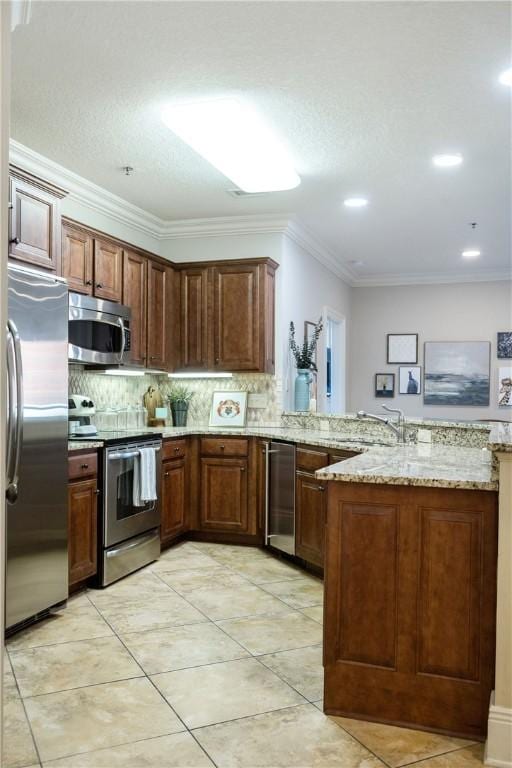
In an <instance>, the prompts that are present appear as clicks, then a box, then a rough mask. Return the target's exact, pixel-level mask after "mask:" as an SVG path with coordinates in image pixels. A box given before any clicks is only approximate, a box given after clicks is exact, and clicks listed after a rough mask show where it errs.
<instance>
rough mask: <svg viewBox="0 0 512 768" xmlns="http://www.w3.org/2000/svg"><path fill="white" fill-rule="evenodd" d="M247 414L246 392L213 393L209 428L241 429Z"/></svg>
mask: <svg viewBox="0 0 512 768" xmlns="http://www.w3.org/2000/svg"><path fill="white" fill-rule="evenodd" d="M246 414H247V392H214V393H213V396H212V409H211V411H210V427H243V426H245V419H246Z"/></svg>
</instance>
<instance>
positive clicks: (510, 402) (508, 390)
mask: <svg viewBox="0 0 512 768" xmlns="http://www.w3.org/2000/svg"><path fill="white" fill-rule="evenodd" d="M498 406H499V407H500V408H512V366H511V367H509V368H500V369H499V372H498Z"/></svg>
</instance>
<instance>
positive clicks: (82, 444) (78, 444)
mask: <svg viewBox="0 0 512 768" xmlns="http://www.w3.org/2000/svg"><path fill="white" fill-rule="evenodd" d="M98 448H103V443H102V442H101V440H97V441H95V442H91V441H87V440H84V441H79V440H68V453H73V451H87V450H91V451H95V450H97V449H98Z"/></svg>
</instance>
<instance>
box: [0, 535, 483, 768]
mask: <svg viewBox="0 0 512 768" xmlns="http://www.w3.org/2000/svg"><path fill="white" fill-rule="evenodd" d="M322 597H323V595H322V585H321V582H319V581H318V580H317V579H315V578H314V577H312V576H309V575H308V574H305V573H304V572H302V571H301V570H299V569H297V568H296V567H293V566H291V565H288V563H286V562H283V561H281V560H278V559H276V558H274V557H272V556H271V555H269V554H267V553H264V552H262V551H260V550H256V549H252V548H248V547H237V546H232V545H221V544H206V543H199V542H197V543H191V542H187V543H184V544H181V545H178V546H176V547H174V548H173V549H171V550H168V551H167V552H165V553H164V554H163V555H162V557H161V558H160V560H159V561H158V563H155V564H154V565H152V566H149V567H148V568H145V569H144V570H143V571H140V572H138V573H136V574H134V575H133V576H130V577H128V578H127V579H123V581H121V582H118V583H117V584H115V585H113V586H112V587H109V588H108V589H107V590H88V591H87V592H85V593H81V594H80V595H78V596H77V597H75V598H73V599H72V600H70V601H69V604H68V608H67V609H66V610H65V611H64V612H63V613H61V614H58V615H57V616H53V617H51V618H49V619H46V620H45V621H43V622H41V623H39V624H38V625H37V626H34V627H32V628H30V629H28V630H25V631H24V632H23V633H21V634H19V635H17V636H16V637H14V638H12V639H11V640H10V641H9V642H8V644H7V655H6V664H5V699H4V705H5V707H4V719H5V728H4V739H5V747H4V755H3V761H2V766H3V768H33V767H35V766H43V768H47V767H48V768H51V767H55V768H117V766H119V767H121V766H122V768H207V767H208V766H218V768H257V767H261V768H330V767H331V766H332V767H333V768H334V767H335V768H379V767H380V768H386V766H387V767H388V768H401V766H405V765H413V764H414V765H417V766H418V768H477V766H481V765H482V753H483V750H482V746H481V745H474V744H472V743H471V742H467V741H463V740H461V739H452V738H448V737H443V736H438V735H435V734H430V733H421V732H419V731H411V730H407V729H403V728H394V727H391V726H383V725H377V724H373V723H363V722H358V721H355V720H349V719H346V718H335V717H327V716H326V715H324V714H323V712H322V703H321V699H322V693H323V670H322V646H321V643H322V626H321V625H322Z"/></svg>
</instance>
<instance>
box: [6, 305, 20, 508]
mask: <svg viewBox="0 0 512 768" xmlns="http://www.w3.org/2000/svg"><path fill="white" fill-rule="evenodd" d="M7 325H8V328H9V331H10V334H11V337H12V341H13V346H14V363H15V365H14V379H15V382H16V423H15V427H13V428H12V430H11V437H12V436H14V438H15V442H14V446H12V443H11V455H12V456H13V459H12V462H11V464H12V471H10V472H9V474H10V477H9V484H8V486H7V489H6V491H5V495H6V498H7V501H8V502H9V503H10V504H14V503H15V502H16V500H17V498H18V481H19V477H18V472H19V467H20V453H21V442H22V440H23V363H22V358H21V342H20V336H19V333H18V329H17V328H16V325H15V324H14V322H13V321H12V320H8V322H7ZM10 409H11V415H10V417H11V418H12V405H11V402H10Z"/></svg>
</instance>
